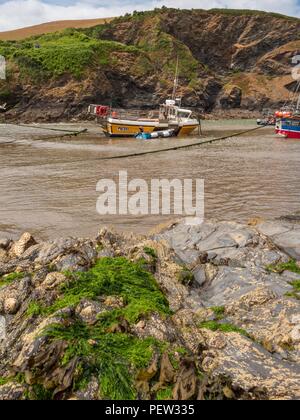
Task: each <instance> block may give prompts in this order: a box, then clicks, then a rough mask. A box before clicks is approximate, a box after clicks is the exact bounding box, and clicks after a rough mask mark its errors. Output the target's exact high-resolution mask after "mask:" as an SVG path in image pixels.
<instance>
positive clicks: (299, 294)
mask: <svg viewBox="0 0 300 420" xmlns="http://www.w3.org/2000/svg"><path fill="white" fill-rule="evenodd" d="M289 284H290V285H291V286H293V289H294V290H293V291H292V292H287V293H286V294H285V296H287V297H292V298H294V299H297V300H300V280H295V281H291V282H290V283H289Z"/></svg>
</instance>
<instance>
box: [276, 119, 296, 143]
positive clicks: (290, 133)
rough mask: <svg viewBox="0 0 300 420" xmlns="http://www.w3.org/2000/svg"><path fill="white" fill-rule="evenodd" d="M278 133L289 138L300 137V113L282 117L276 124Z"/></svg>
mask: <svg viewBox="0 0 300 420" xmlns="http://www.w3.org/2000/svg"><path fill="white" fill-rule="evenodd" d="M276 133H277V134H279V135H280V136H282V137H285V138H288V139H300V115H299V114H298V115H293V116H291V117H285V118H280V119H279V120H278V121H277V124H276Z"/></svg>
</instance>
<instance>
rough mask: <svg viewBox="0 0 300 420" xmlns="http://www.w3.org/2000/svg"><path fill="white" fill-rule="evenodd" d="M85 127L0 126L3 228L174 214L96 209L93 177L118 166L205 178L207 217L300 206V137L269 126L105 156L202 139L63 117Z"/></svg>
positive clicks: (137, 227)
mask: <svg viewBox="0 0 300 420" xmlns="http://www.w3.org/2000/svg"><path fill="white" fill-rule="evenodd" d="M254 126H255V122H254V121H224V122H222V121H221V122H220V121H218V122H214V121H207V122H205V123H204V124H203V134H204V137H207V138H213V137H217V136H220V135H223V134H229V133H233V132H236V131H239V130H244V129H247V128H251V127H254ZM43 127H44V128H45V127H49V126H43ZM51 127H52V128H53V127H57V125H55V126H54V125H52V126H51ZM84 127H88V129H89V132H88V134H86V135H82V136H80V137H78V138H73V139H67V138H65V139H60V140H58V139H53V138H51V137H52V136H53V135H54V134H55V133H54V132H50V131H47V130H45V129H40V128H38V129H33V128H27V127H26V128H24V127H15V126H10V125H0V237H1V236H11V237H17V236H18V235H19V234H20V233H21V232H23V231H24V230H28V231H30V232H32V233H34V234H35V235H36V236H37V237H38V238H43V239H47V238H49V237H50V238H53V237H57V236H68V235H81V236H86V235H94V234H96V232H97V231H98V230H99V228H100V227H101V226H103V225H113V226H114V227H115V228H117V229H119V230H127V231H128V230H132V231H135V232H139V233H145V232H147V231H149V230H150V229H151V228H153V227H154V226H156V225H157V224H160V223H163V222H165V221H166V220H169V219H170V216H165V217H162V216H147V217H145V216H143V217H133V216H105V217H104V216H100V215H98V214H97V212H96V200H97V196H98V194H97V192H96V184H97V182H98V181H99V180H100V179H102V178H114V179H116V177H117V174H118V171H119V170H127V171H128V175H129V178H143V179H146V180H148V181H149V180H150V179H152V178H168V179H173V178H180V179H182V180H183V179H184V178H204V180H205V194H206V195H205V207H206V217H207V218H215V219H223V220H237V221H246V220H248V219H249V218H252V217H258V216H261V217H265V218H268V217H277V216H281V215H284V214H288V213H292V212H295V211H299V210H300V194H299V191H300V176H299V168H300V141H296V140H295V141H294V140H283V139H281V138H277V137H276V136H274V132H273V129H272V128H267V129H263V130H261V131H258V132H255V133H252V134H248V135H244V136H241V137H239V138H235V139H231V140H227V141H223V142H221V143H214V144H209V145H205V146H202V147H201V148H197V149H192V150H184V151H172V152H165V153H161V154H157V155H149V156H147V157H136V158H131V159H124V160H115V161H101V160H99V158H101V157H103V156H110V155H118V154H127V153H133V152H136V151H139V150H150V149H158V148H166V147H169V146H170V144H174V145H175V144H184V143H189V142H197V141H199V138H198V137H197V136H195V137H190V138H188V139H175V140H174V139H165V140H153V141H151V142H145V141H138V140H134V139H126V140H125V139H124V140H122V139H121V140H119V139H114V140H110V139H106V138H104V137H101V134H100V132H99V130H98V128H97V127H95V126H94V125H91V124H90V123H89V124H82V125H81V126H79V125H72V126H70V125H60V128H75V129H77V128H84Z"/></svg>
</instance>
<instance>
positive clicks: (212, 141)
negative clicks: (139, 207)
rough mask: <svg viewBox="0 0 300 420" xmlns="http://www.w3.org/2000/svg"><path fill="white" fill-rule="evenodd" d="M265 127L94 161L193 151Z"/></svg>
mask: <svg viewBox="0 0 300 420" xmlns="http://www.w3.org/2000/svg"><path fill="white" fill-rule="evenodd" d="M265 127H268V126H267V125H262V126H260V127H256V128H251V129H250V130H245V131H241V132H238V133H234V134H230V135H227V136H222V137H218V138H215V139H210V140H205V141H201V142H197V143H191V144H186V145H184V146H174V147H168V148H165V149H157V150H149V151H145V152H137V153H130V154H127V155H116V156H107V157H102V158H96V159H93V160H115V159H127V158H132V157H139V156H147V155H154V154H157V153H163V152H171V151H176V150H185V149H191V148H193V147H200V146H203V145H204V144H211V143H216V142H219V141H223V140H228V139H231V138H235V137H239V136H242V135H244V134H248V133H253V132H255V131H258V130H261V129H263V128H265Z"/></svg>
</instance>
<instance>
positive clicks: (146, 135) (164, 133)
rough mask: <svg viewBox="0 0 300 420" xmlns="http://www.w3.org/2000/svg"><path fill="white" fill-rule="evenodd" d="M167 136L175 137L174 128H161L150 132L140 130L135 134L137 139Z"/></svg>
mask: <svg viewBox="0 0 300 420" xmlns="http://www.w3.org/2000/svg"><path fill="white" fill-rule="evenodd" d="M168 137H176V131H175V130H163V131H153V132H152V133H144V132H142V131H141V132H140V133H138V134H136V135H135V138H136V139H139V140H152V139H158V138H168Z"/></svg>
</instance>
